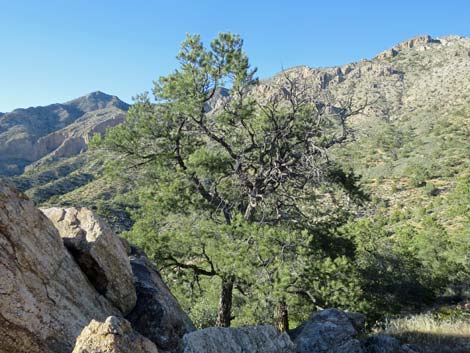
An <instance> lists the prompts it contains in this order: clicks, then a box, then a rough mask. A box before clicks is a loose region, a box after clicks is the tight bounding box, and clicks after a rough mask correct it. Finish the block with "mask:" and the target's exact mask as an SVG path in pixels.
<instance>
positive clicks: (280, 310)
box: [276, 300, 289, 332]
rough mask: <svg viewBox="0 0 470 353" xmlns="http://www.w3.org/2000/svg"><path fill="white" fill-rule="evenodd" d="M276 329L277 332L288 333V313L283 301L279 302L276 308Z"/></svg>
mask: <svg viewBox="0 0 470 353" xmlns="http://www.w3.org/2000/svg"><path fill="white" fill-rule="evenodd" d="M276 328H277V330H278V331H279V332H287V331H289V312H288V310H287V304H286V302H285V301H284V300H281V301H279V303H278V304H277V306H276Z"/></svg>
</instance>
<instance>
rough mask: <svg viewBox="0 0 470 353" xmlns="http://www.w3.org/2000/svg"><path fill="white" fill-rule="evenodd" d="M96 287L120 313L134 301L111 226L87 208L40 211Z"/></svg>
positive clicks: (125, 264)
mask: <svg viewBox="0 0 470 353" xmlns="http://www.w3.org/2000/svg"><path fill="white" fill-rule="evenodd" d="M42 211H43V212H44V214H45V215H46V216H47V217H48V218H49V219H50V220H51V221H52V223H53V224H54V225H55V227H56V228H57V229H58V230H59V234H60V236H61V237H62V239H63V241H64V244H65V246H66V248H67V249H68V250H69V251H70V253H71V254H72V255H73V257H74V258H75V260H76V261H77V263H78V264H79V265H80V268H81V269H82V271H83V272H84V273H85V274H86V275H87V277H88V279H89V280H90V282H91V283H92V284H93V285H94V287H95V288H96V290H97V291H98V292H99V293H100V294H102V295H104V296H105V297H106V298H108V299H109V300H110V301H111V302H112V303H113V304H114V305H115V306H116V307H118V308H119V309H120V310H121V311H122V312H123V313H124V314H128V313H129V312H130V311H131V310H132V309H133V308H134V306H135V304H136V300H137V297H136V292H135V289H134V279H133V275H132V270H131V266H130V263H129V259H128V257H127V253H126V249H125V248H124V246H123V244H122V242H121V240H120V239H119V238H118V237H117V236H116V235H115V234H114V232H113V231H112V230H111V228H110V227H109V226H108V225H107V224H106V223H104V222H103V221H102V220H101V219H100V218H99V217H98V216H97V215H95V214H94V213H93V211H91V210H89V209H87V208H75V207H71V208H58V207H53V208H48V209H43V210H42Z"/></svg>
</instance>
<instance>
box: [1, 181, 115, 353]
mask: <svg viewBox="0 0 470 353" xmlns="http://www.w3.org/2000/svg"><path fill="white" fill-rule="evenodd" d="M110 315H119V311H118V310H117V309H115V308H114V307H113V306H112V305H111V304H110V302H109V301H108V300H107V299H106V298H105V297H103V296H102V295H100V294H99V293H98V292H96V291H95V289H94V288H93V286H92V285H91V284H90V282H89V281H88V279H87V278H86V276H85V275H84V274H83V273H82V271H81V270H80V268H79V267H78V266H77V264H76V262H75V261H74V260H73V258H72V256H71V255H70V254H69V253H68V251H67V250H66V249H65V247H64V245H63V243H62V239H61V238H60V236H59V234H58V232H57V230H56V228H55V227H54V226H53V224H52V223H51V221H50V220H49V219H47V217H46V216H44V214H43V213H42V212H41V211H39V210H38V209H36V208H35V207H34V204H33V202H32V201H30V200H29V199H28V198H27V197H26V196H25V195H24V194H22V193H20V192H18V191H17V190H15V189H14V188H12V187H11V186H9V185H8V184H6V183H4V182H2V181H0V352H2V353H63V352H70V351H72V349H73V346H74V343H75V338H76V337H77V336H78V335H79V334H80V332H81V331H82V329H83V328H84V327H85V326H86V325H88V323H89V322H90V321H91V320H92V319H97V320H104V319H106V317H108V316H110Z"/></svg>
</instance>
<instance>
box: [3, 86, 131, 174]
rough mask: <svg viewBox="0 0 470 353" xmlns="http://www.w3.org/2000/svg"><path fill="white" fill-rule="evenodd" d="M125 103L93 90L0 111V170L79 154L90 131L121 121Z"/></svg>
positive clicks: (18, 170)
mask: <svg viewBox="0 0 470 353" xmlns="http://www.w3.org/2000/svg"><path fill="white" fill-rule="evenodd" d="M128 107H129V106H128V105H127V104H126V103H124V102H122V101H121V100H119V99H118V98H117V97H114V96H109V95H107V94H104V93H102V92H93V93H90V94H88V95H86V96H83V97H80V98H77V99H74V100H72V101H70V102H66V103H63V104H52V105H48V106H45V107H34V108H33V107H31V108H27V109H16V110H14V111H12V112H10V113H5V114H2V115H0V174H2V175H9V176H11V175H18V174H21V173H23V171H25V170H26V171H27V170H31V169H34V168H36V167H38V166H40V165H43V164H49V163H51V162H53V161H57V160H59V159H63V158H67V157H72V156H75V155H78V154H80V153H81V152H82V151H84V150H86V146H87V144H88V140H89V137H90V136H91V135H92V134H94V133H96V132H104V130H105V129H106V127H107V126H113V125H116V124H118V123H120V122H122V121H123V118H124V115H125V112H126V111H127V109H128Z"/></svg>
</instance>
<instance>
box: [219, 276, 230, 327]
mask: <svg viewBox="0 0 470 353" xmlns="http://www.w3.org/2000/svg"><path fill="white" fill-rule="evenodd" d="M233 281H234V280H233V278H228V279H226V278H222V289H221V292H220V302H219V312H218V315H217V322H216V325H217V326H219V327H230V322H231V321H232V295H233Z"/></svg>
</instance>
